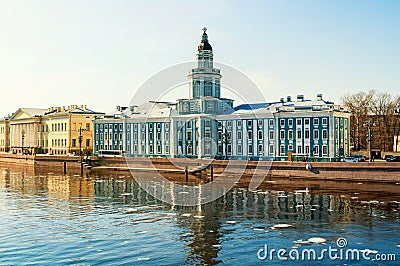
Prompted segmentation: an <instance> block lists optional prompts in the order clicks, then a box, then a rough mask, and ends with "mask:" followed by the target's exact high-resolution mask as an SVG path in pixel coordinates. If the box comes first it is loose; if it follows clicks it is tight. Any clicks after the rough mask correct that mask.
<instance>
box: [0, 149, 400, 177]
mask: <svg viewBox="0 0 400 266" xmlns="http://www.w3.org/2000/svg"><path fill="white" fill-rule="evenodd" d="M90 159H91V161H92V166H93V169H92V170H91V171H103V170H123V171H126V170H128V166H129V167H130V168H133V169H142V170H144V169H149V168H156V169H159V170H160V171H162V170H176V171H183V170H184V169H185V167H186V166H187V167H188V169H189V170H191V169H196V168H198V167H201V166H202V165H210V166H212V167H213V172H214V174H215V177H216V178H217V176H218V175H220V174H222V173H224V174H225V175H238V174H248V175H253V174H256V175H260V176H263V177H265V180H272V179H275V178H287V179H309V180H338V181H355V182H361V181H371V182H393V183H400V163H387V162H372V163H370V162H362V163H343V162H326V163H325V162H324V163H322V162H313V163H311V165H312V169H311V171H308V170H306V163H305V162H267V161H239V160H231V161H224V160H200V159H184V158H174V159H166V158H152V159H151V160H149V159H147V158H128V159H125V158H124V157H102V158H99V157H91V158H90ZM127 161H128V163H127ZM0 162H4V163H15V164H25V165H32V166H35V167H52V168H60V169H62V167H63V165H64V162H66V164H67V168H68V169H79V168H80V159H79V157H68V156H44V155H37V156H31V155H27V156H21V155H15V154H0ZM210 169H211V167H207V169H206V172H207V174H210V171H211V170H210ZM85 170H87V169H85Z"/></svg>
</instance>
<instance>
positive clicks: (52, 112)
mask: <svg viewBox="0 0 400 266" xmlns="http://www.w3.org/2000/svg"><path fill="white" fill-rule="evenodd" d="M102 115H104V113H101V112H95V111H93V110H90V109H88V108H87V107H86V105H81V106H78V105H71V106H68V107H51V108H48V109H40V108H19V109H18V110H17V111H16V112H15V113H13V114H12V115H11V116H10V117H7V118H4V119H1V120H0V152H11V153H16V154H21V153H23V154H41V153H49V154H54V155H66V154H68V153H74V154H76V155H78V154H80V151H82V153H83V154H85V153H86V152H90V153H91V152H92V151H93V135H94V132H93V119H94V118H95V117H96V116H102Z"/></svg>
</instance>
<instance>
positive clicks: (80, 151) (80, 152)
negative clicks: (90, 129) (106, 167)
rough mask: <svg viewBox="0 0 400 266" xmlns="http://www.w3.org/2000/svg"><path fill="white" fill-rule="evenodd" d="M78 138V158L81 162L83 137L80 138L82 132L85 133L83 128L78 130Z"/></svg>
mask: <svg viewBox="0 0 400 266" xmlns="http://www.w3.org/2000/svg"><path fill="white" fill-rule="evenodd" d="M78 131H79V137H78V142H79V158H80V159H81V162H82V140H83V136H82V131H85V129H83V128H81V127H80V128H79V130H78Z"/></svg>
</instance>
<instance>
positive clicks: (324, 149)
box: [322, 145, 328, 155]
mask: <svg viewBox="0 0 400 266" xmlns="http://www.w3.org/2000/svg"><path fill="white" fill-rule="evenodd" d="M322 155H328V146H327V145H322Z"/></svg>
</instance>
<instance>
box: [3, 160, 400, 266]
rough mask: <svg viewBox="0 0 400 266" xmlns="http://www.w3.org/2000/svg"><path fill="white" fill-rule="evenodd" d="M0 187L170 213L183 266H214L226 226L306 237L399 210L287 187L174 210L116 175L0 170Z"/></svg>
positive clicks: (163, 186) (166, 188) (239, 191)
mask: <svg viewBox="0 0 400 266" xmlns="http://www.w3.org/2000/svg"><path fill="white" fill-rule="evenodd" d="M144 185H145V186H148V187H147V189H153V190H157V191H158V193H164V194H166V193H168V194H169V197H170V198H171V199H175V200H178V197H184V195H185V194H184V193H176V191H174V190H173V189H174V188H173V187H171V185H170V184H168V183H162V182H158V183H155V182H150V181H149V182H148V183H146V184H144ZM0 187H1V188H3V189H11V190H17V191H20V192H21V193H26V194H38V193H47V194H48V199H49V201H52V200H59V199H67V200H70V201H73V202H75V203H76V201H77V200H78V201H79V204H84V205H88V206H94V205H95V204H97V205H100V204H103V203H107V204H110V203H112V204H115V208H118V206H121V205H120V204H123V206H132V207H138V206H151V207H154V208H156V209H158V210H160V211H163V212H166V213H170V214H172V216H173V217H175V218H174V219H173V221H175V223H176V224H177V225H178V227H179V228H180V229H181V232H180V233H178V235H177V236H176V237H177V241H179V242H184V243H186V249H185V252H186V263H187V264H211V265H212V264H217V263H218V262H219V261H218V253H219V252H220V251H221V248H220V245H221V244H222V241H223V240H222V239H227V238H229V235H230V234H231V232H232V231H231V229H230V227H229V226H228V225H229V223H242V224H244V223H246V222H248V221H249V220H250V221H256V222H257V223H258V224H260V225H261V226H263V227H264V228H270V227H271V226H273V224H276V223H289V224H290V223H292V224H296V229H295V230H297V231H302V230H303V231H307V230H309V229H310V227H309V225H307V223H308V222H309V221H312V222H313V223H314V222H322V223H329V224H338V223H348V222H351V221H354V220H357V221H361V222H365V223H369V222H370V216H372V215H379V211H380V209H385V211H387V213H389V214H390V215H392V217H390V216H389V217H387V218H389V219H390V218H393V219H399V210H400V208H399V202H396V201H385V202H379V201H376V199H372V198H369V199H368V198H365V199H364V200H360V199H359V198H358V193H355V192H351V193H337V192H335V193H334V192H331V193H329V192H327V191H324V193H321V194H318V193H314V191H313V193H311V191H308V190H300V191H299V190H297V191H296V190H295V189H292V190H291V191H289V190H290V189H287V187H285V189H283V188H282V187H280V188H279V187H274V189H273V190H272V189H271V188H269V189H268V188H265V189H262V190H257V191H249V190H247V189H246V188H241V187H235V188H233V189H232V190H231V191H229V192H228V193H226V194H225V195H224V196H223V197H221V198H219V199H217V200H216V201H213V202H210V203H207V204H203V205H197V206H193V207H182V206H178V205H174V203H173V202H174V201H172V204H167V203H165V202H162V201H159V200H157V199H155V198H154V197H153V196H151V195H150V194H148V193H146V192H145V191H144V190H143V189H142V188H141V187H140V186H139V185H138V183H136V182H135V180H134V179H133V178H132V177H130V176H122V175H118V174H107V175H96V176H94V175H86V176H84V177H79V176H65V175H57V174H51V173H38V172H35V171H34V170H29V169H23V170H18V171H14V170H11V169H8V168H2V169H0ZM218 189H223V188H218ZM279 189H281V190H279ZM201 191H202V190H201V186H199V190H198V192H199V194H198V195H197V196H198V197H199V198H201V197H202V194H201ZM361 193H362V192H361ZM397 197H399V196H398V195H397ZM75 203H74V204H75ZM77 215H79V213H77ZM132 219H135V216H132ZM253 224H254V222H253ZM161 230H162V229H161Z"/></svg>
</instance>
